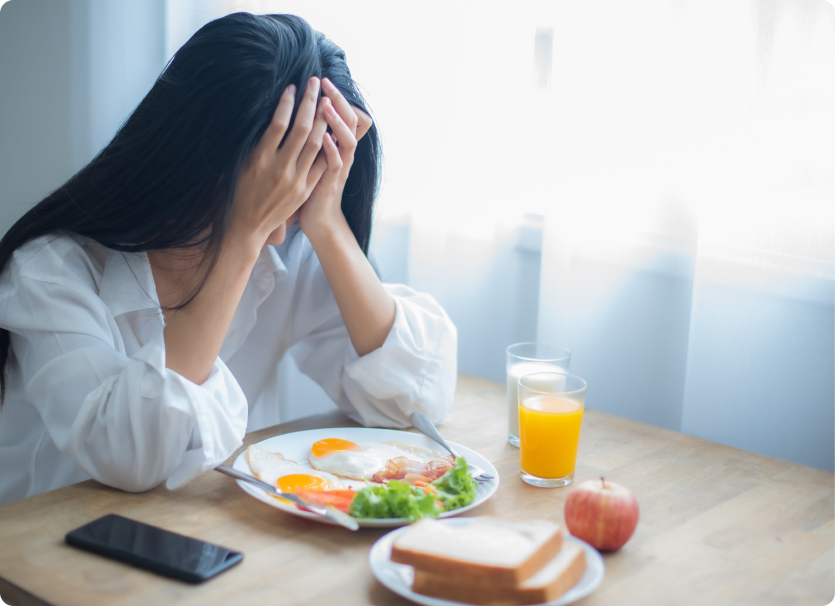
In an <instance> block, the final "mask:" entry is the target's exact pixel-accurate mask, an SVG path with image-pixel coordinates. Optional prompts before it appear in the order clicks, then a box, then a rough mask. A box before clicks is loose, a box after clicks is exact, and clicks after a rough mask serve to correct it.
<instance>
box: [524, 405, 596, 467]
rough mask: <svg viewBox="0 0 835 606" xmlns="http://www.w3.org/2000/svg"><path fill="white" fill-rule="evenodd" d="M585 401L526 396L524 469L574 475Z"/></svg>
mask: <svg viewBox="0 0 835 606" xmlns="http://www.w3.org/2000/svg"><path fill="white" fill-rule="evenodd" d="M582 421H583V403H582V402H578V401H576V400H571V399H569V398H561V397H559V396H550V395H537V396H531V397H528V398H525V399H524V400H523V401H522V402H521V403H520V406H519V448H520V456H521V461H520V462H521V467H522V471H524V472H525V473H529V474H531V475H533V476H537V477H539V478H564V477H566V476H570V475H573V474H574V464H575V462H576V460H577V445H578V444H579V443H580V423H581V422H582Z"/></svg>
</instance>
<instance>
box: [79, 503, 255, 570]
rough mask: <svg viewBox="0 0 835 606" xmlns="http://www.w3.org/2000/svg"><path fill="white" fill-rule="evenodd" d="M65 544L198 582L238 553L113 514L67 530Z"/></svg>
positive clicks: (232, 560)
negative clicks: (70, 530)
mask: <svg viewBox="0 0 835 606" xmlns="http://www.w3.org/2000/svg"><path fill="white" fill-rule="evenodd" d="M66 540H67V543H69V544H70V545H72V546H74V547H80V548H81V549H86V550H88V551H92V552H94V553H98V554H100V555H104V556H108V557H111V558H114V559H117V560H120V561H123V562H127V563H129V564H133V565H135V566H139V567H141V568H147V569H149V570H153V571H154V572H158V573H160V574H164V575H166V576H170V577H174V578H177V579H181V580H184V581H189V582H191V583H199V582H202V581H205V580H206V579H209V578H211V577H213V576H215V575H216V574H218V573H220V572H222V571H224V570H226V569H227V568H229V567H231V566H234V565H235V564H237V563H239V562H240V561H241V560H242V559H243V555H242V554H241V553H240V552H237V551H233V550H231V549H227V548H226V547H220V546H219V545H214V544H212V543H205V542H203V541H199V540H197V539H192V538H190V537H187V536H184V535H181V534H176V533H173V532H169V531H168V530H163V529H162V528H157V527H156V526H149V525H148V524H143V523H142V522H137V521H136V520H130V519H128V518H123V517H122V516H118V515H115V514H110V515H106V516H104V517H102V518H99V519H98V520H94V521H93V522H90V523H89V524H87V525H85V526H82V527H81V528H77V529H75V530H73V531H72V532H69V533H68V534H67V536H66Z"/></svg>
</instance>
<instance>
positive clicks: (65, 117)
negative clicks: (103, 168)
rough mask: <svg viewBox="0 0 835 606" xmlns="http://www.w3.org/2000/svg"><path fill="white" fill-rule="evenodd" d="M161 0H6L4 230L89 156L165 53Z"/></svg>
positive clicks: (0, 31)
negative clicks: (134, 0)
mask: <svg viewBox="0 0 835 606" xmlns="http://www.w3.org/2000/svg"><path fill="white" fill-rule="evenodd" d="M165 32H166V29H165V1H164V0H142V1H141V2H131V1H129V0H11V1H10V2H7V3H6V4H4V5H3V6H2V8H0V133H2V137H0V232H1V233H5V232H6V230H8V228H9V227H11V225H12V224H13V223H14V222H15V221H16V220H17V219H18V218H19V217H20V216H21V215H22V214H23V213H24V212H26V210H27V209H28V208H30V207H31V206H32V205H33V204H35V203H37V202H38V201H40V200H41V199H42V198H44V197H45V196H46V195H47V194H49V193H50V192H51V191H52V190H54V189H55V188H57V187H59V186H60V185H61V184H62V183H63V182H64V181H66V180H67V179H68V178H69V177H71V176H72V175H73V174H74V173H75V172H77V171H78V170H79V169H80V168H82V167H83V166H84V165H85V164H86V163H87V162H89V161H90V160H91V159H92V158H93V156H94V155H95V154H96V153H97V152H98V151H99V150H100V149H101V148H102V147H103V146H104V145H105V144H106V143H107V142H108V141H110V139H111V138H112V137H113V135H114V134H115V132H116V130H117V128H118V127H119V125H120V124H121V123H122V122H123V121H124V120H125V118H127V116H128V115H129V114H130V112H131V111H132V110H133V108H135V107H136V105H137V104H138V103H139V101H140V100H141V99H142V97H143V96H144V95H145V93H147V91H148V90H149V89H150V87H151V84H152V83H153V82H154V80H155V79H156V77H157V76H158V75H159V73H160V72H161V71H162V68H163V67H164V61H165Z"/></svg>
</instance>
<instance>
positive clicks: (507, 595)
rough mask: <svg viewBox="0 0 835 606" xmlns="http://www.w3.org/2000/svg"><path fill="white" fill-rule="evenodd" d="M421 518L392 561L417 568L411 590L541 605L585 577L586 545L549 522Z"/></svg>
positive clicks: (401, 541) (472, 601) (398, 544)
mask: <svg viewBox="0 0 835 606" xmlns="http://www.w3.org/2000/svg"><path fill="white" fill-rule="evenodd" d="M467 522H468V523H467V524H466V525H465V526H457V525H456V526H452V525H447V524H444V523H443V522H436V521H434V520H422V521H420V522H418V523H417V524H415V525H413V526H412V527H410V528H409V529H408V530H406V531H405V532H403V533H402V534H401V535H400V536H398V537H397V538H396V539H395V541H394V543H393V545H392V552H391V560H392V561H393V562H397V563H404V564H409V565H411V566H413V568H414V581H413V583H412V591H414V592H416V593H420V594H423V595H427V596H431V597H437V598H442V599H446V600H453V601H458V602H466V603H468V604H487V605H490V604H493V605H503V606H507V605H516V604H520V605H521V604H539V603H542V602H548V601H551V600H555V599H557V598H558V597H559V596H561V595H562V594H563V593H565V592H566V591H567V590H568V589H570V588H571V587H573V586H574V585H575V584H576V583H577V581H579V580H580V578H581V577H582V576H583V573H584V572H585V569H586V558H585V552H584V551H583V547H582V546H581V545H580V544H579V543H577V542H574V541H566V542H563V541H562V531H561V530H560V528H559V526H557V525H556V524H554V523H552V522H549V521H546V520H502V519H498V518H470V519H469V520H468V521H467Z"/></svg>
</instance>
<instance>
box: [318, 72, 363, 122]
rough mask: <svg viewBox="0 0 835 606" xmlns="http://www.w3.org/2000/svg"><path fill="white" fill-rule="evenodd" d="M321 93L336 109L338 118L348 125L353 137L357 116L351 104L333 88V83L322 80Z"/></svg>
mask: <svg viewBox="0 0 835 606" xmlns="http://www.w3.org/2000/svg"><path fill="white" fill-rule="evenodd" d="M322 92H323V93H325V96H326V97H327V98H328V99H330V100H331V103H333V106H334V107H335V108H336V113H338V114H339V117H340V118H342V121H343V122H345V124H347V125H348V128H350V129H351V134H352V135H354V134H356V132H357V121H358V120H357V115H356V114H355V113H354V108H353V107H351V104H350V103H348V101H347V100H346V99H345V97H343V96H342V93H340V92H339V89H338V88H336V86H334V84H333V82H331V81H330V80H328V79H327V78H325V79H324V80H322Z"/></svg>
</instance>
